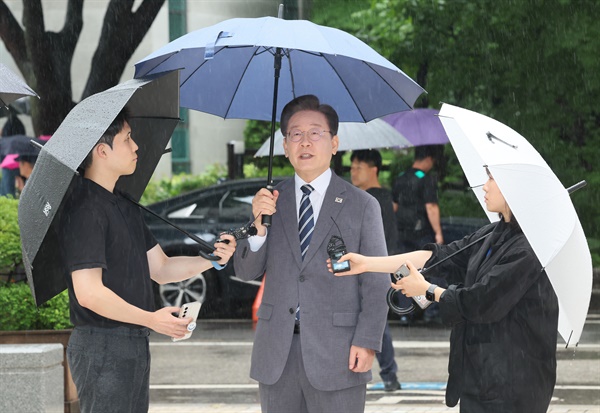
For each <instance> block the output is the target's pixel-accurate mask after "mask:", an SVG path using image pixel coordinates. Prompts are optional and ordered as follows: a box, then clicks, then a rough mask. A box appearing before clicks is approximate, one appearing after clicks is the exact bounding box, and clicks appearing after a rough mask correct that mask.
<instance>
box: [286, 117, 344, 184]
mask: <svg viewBox="0 0 600 413" xmlns="http://www.w3.org/2000/svg"><path fill="white" fill-rule="evenodd" d="M311 129H317V130H319V131H325V132H323V134H322V136H321V138H320V139H319V140H317V141H312V140H311V139H310V138H309V137H308V133H304V136H303V137H302V138H301V139H300V141H299V142H292V141H291V139H290V138H288V137H287V136H286V137H285V139H284V140H283V148H284V150H285V153H286V156H288V157H289V159H290V163H291V164H292V166H293V167H294V170H295V171H296V173H297V174H298V176H300V178H302V179H303V180H304V181H306V182H312V181H313V179H315V178H317V177H318V176H319V175H321V174H322V173H323V172H325V171H326V170H327V168H329V164H330V163H331V157H332V156H333V155H334V154H335V153H336V152H337V148H338V143H339V141H338V137H337V135H336V136H332V135H331V132H330V131H329V124H328V123H327V118H326V117H325V115H323V114H322V113H321V112H315V111H311V110H303V111H300V112H297V113H295V114H294V115H293V116H292V117H291V118H290V121H289V123H288V130H287V132H288V133H289V132H291V131H293V130H297V131H301V132H308V131H309V130H311Z"/></svg>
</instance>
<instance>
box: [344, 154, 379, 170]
mask: <svg viewBox="0 0 600 413" xmlns="http://www.w3.org/2000/svg"><path fill="white" fill-rule="evenodd" d="M355 159H356V160H357V161H358V162H364V163H366V164H368V165H369V166H375V167H376V168H377V175H379V171H381V165H382V160H381V154H380V153H379V151H378V150H377V149H362V150H359V151H353V152H352V156H350V162H352V161H354V160H355Z"/></svg>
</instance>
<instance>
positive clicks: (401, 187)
mask: <svg viewBox="0 0 600 413" xmlns="http://www.w3.org/2000/svg"><path fill="white" fill-rule="evenodd" d="M441 148H442V146H441V145H427V146H417V147H415V155H414V156H415V158H414V162H413V164H412V167H411V168H409V169H408V170H406V171H404V172H402V173H401V174H400V175H399V176H398V177H397V178H396V179H395V181H394V184H393V190H392V192H393V197H394V210H395V211H396V221H397V224H398V238H399V244H398V249H399V252H408V251H414V250H415V249H418V248H420V247H421V246H423V245H425V244H427V243H430V242H435V243H437V244H443V243H444V236H443V234H442V224H441V221H440V207H439V205H438V196H437V180H436V178H435V176H433V175H432V174H430V172H431V170H432V169H433V167H434V166H435V163H436V159H437V157H438V156H439V155H440V151H441Z"/></svg>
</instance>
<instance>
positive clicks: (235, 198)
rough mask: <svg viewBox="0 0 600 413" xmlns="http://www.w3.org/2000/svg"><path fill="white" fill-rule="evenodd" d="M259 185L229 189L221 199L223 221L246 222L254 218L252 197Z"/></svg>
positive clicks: (221, 217)
mask: <svg viewBox="0 0 600 413" xmlns="http://www.w3.org/2000/svg"><path fill="white" fill-rule="evenodd" d="M258 189H259V187H254V186H252V187H247V188H237V189H233V190H231V191H228V192H227V194H226V196H225V197H224V198H223V199H222V201H221V207H220V211H219V219H220V221H221V222H232V223H238V222H239V223H246V222H248V221H250V219H251V218H252V199H253V198H254V195H255V194H256V192H257V191H258Z"/></svg>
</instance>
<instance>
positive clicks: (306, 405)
mask: <svg viewBox="0 0 600 413" xmlns="http://www.w3.org/2000/svg"><path fill="white" fill-rule="evenodd" d="M323 351H328V350H327V349H323ZM348 355H349V354H348ZM259 390H260V405H261V410H262V412H263V413H337V412H344V413H362V412H364V411H365V400H366V393H367V385H366V384H362V385H360V386H354V387H350V388H347V389H342V390H335V391H322V390H317V389H315V388H314V387H313V386H312V385H311V384H310V382H309V381H308V378H307V377H306V372H305V371H304V365H303V361H302V349H301V344H300V334H294V338H293V339H292V346H291V348H290V354H289V356H288V359H287V362H286V365H285V368H284V370H283V373H282V375H281V378H280V379H279V380H278V381H277V383H275V384H273V385H267V384H263V383H259Z"/></svg>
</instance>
